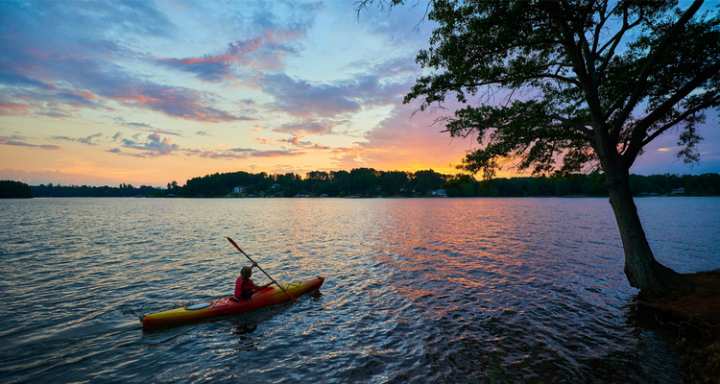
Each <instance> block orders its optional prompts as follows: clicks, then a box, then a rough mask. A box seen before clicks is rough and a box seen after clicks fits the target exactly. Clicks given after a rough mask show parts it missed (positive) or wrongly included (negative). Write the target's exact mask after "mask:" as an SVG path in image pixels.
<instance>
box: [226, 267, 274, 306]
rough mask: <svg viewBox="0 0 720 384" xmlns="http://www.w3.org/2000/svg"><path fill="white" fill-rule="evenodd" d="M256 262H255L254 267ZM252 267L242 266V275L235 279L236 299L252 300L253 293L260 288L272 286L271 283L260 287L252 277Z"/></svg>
mask: <svg viewBox="0 0 720 384" xmlns="http://www.w3.org/2000/svg"><path fill="white" fill-rule="evenodd" d="M255 265H256V264H253V265H252V267H254V266H255ZM252 267H247V266H246V267H242V269H241V270H240V276H238V278H237V280H235V295H234V296H235V299H236V300H250V297H252V295H253V293H255V292H257V291H258V290H260V289H263V288H265V287H268V286H270V284H272V283H270V284H267V285H263V286H260V287H258V286H257V285H255V283H254V282H253V281H252V279H251V278H250V277H251V276H252Z"/></svg>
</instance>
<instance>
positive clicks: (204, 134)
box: [195, 131, 210, 136]
mask: <svg viewBox="0 0 720 384" xmlns="http://www.w3.org/2000/svg"><path fill="white" fill-rule="evenodd" d="M195 134H196V135H198V136H210V134H209V133H207V131H197V132H195Z"/></svg>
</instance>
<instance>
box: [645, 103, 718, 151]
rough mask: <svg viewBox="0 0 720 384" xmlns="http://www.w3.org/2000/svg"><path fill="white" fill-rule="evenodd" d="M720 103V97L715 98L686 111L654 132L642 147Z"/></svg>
mask: <svg viewBox="0 0 720 384" xmlns="http://www.w3.org/2000/svg"><path fill="white" fill-rule="evenodd" d="M718 103H720V97H715V98H712V99H710V100H709V101H706V102H704V103H701V104H700V105H697V106H695V107H693V108H690V109H688V110H686V111H685V112H683V113H681V114H680V115H678V117H676V118H675V119H674V120H672V121H671V122H669V123H667V124H665V125H663V126H662V127H660V128H658V129H656V130H655V131H653V133H652V134H650V135H648V136H647V137H646V138H645V140H643V141H642V143H641V145H642V146H643V147H644V146H646V145H647V144H648V143H650V142H651V141H653V140H655V139H656V138H657V137H658V136H660V135H662V134H663V133H665V131H667V130H668V129H670V128H672V127H674V126H675V125H677V124H678V123H680V122H681V121H683V120H685V119H686V118H687V117H688V116H690V115H692V114H694V113H697V112H700V111H702V110H703V109H706V108H709V107H712V106H713V105H717V104H718Z"/></svg>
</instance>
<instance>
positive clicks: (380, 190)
mask: <svg viewBox="0 0 720 384" xmlns="http://www.w3.org/2000/svg"><path fill="white" fill-rule="evenodd" d="M369 175H372V176H369ZM9 183H14V184H9ZM604 183H605V176H604V175H603V174H601V173H597V172H595V173H590V174H587V175H585V174H567V175H553V176H551V177H545V176H543V177H514V178H504V179H489V180H482V181H479V180H476V179H475V178H474V177H473V176H471V175H468V174H458V175H455V176H450V175H443V174H440V173H437V172H435V171H432V170H424V171H418V172H415V173H411V172H401V171H377V170H374V169H372V168H362V169H359V170H351V171H350V172H348V171H331V172H323V171H313V172H309V173H307V175H306V177H305V178H301V177H300V175H297V174H293V173H290V174H284V175H268V174H266V173H256V174H251V173H247V172H232V173H215V174H212V175H207V176H203V177H196V178H193V179H190V180H188V182H187V183H186V184H185V185H183V186H180V185H178V184H177V183H169V184H168V188H167V189H160V188H155V187H148V186H141V187H133V186H132V185H129V184H121V185H120V186H118V187H109V186H102V187H95V186H63V185H52V184H48V185H38V186H32V187H29V186H27V185H26V184H23V183H19V182H0V186H10V189H6V187H3V188H0V195H3V194H5V195H7V194H8V193H10V192H13V191H17V190H18V189H13V188H17V187H18V186H20V185H24V186H25V187H27V188H28V189H29V188H32V194H33V196H36V197H163V196H183V197H225V196H228V195H233V189H234V188H235V187H241V188H242V192H241V193H239V194H237V196H244V197H253V196H255V197H295V196H328V197H348V196H357V197H378V196H386V197H393V196H398V197H400V196H404V197H413V196H418V197H422V196H428V195H430V193H431V192H432V191H433V190H437V189H445V190H446V191H447V195H448V196H450V197H473V196H480V197H525V196H573V195H577V196H607V187H606V186H605V184H604ZM630 185H631V189H632V191H633V193H634V194H635V195H669V194H673V193H675V194H682V195H695V196H701V195H720V174H717V173H709V174H704V175H697V176H695V175H684V176H676V175H654V176H640V175H632V176H631V177H630ZM25 187H22V188H25ZM27 192H29V191H27ZM13 193H14V192H13ZM13 196H14V197H18V196H17V194H13ZM28 196H29V195H28Z"/></svg>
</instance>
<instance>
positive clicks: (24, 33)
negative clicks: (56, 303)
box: [0, 2, 720, 186]
mask: <svg viewBox="0 0 720 384" xmlns="http://www.w3.org/2000/svg"><path fill="white" fill-rule="evenodd" d="M0 7H2V8H3V12H2V16H1V17H2V20H3V23H2V25H3V26H2V27H0V28H2V29H1V30H2V37H1V39H2V46H3V47H4V48H6V50H7V52H6V54H5V55H4V58H3V59H0V86H1V87H2V89H3V93H2V95H1V96H0V179H12V180H19V181H23V182H27V183H31V184H40V183H59V184H89V185H104V184H110V185H113V184H119V183H131V184H136V185H139V184H145V185H154V186H161V185H165V184H166V183H169V182H171V181H177V182H179V183H182V182H184V181H185V180H187V179H189V178H192V177H197V176H202V175H206V174H211V173H217V172H234V171H245V172H253V173H256V172H267V173H270V174H277V173H287V172H294V173H298V174H305V173H306V172H308V171H313V170H324V171H330V170H350V169H352V168H359V167H369V168H375V169H378V170H384V171H389V170H400V171H417V170H421V169H433V170H435V171H437V172H440V173H444V174H455V173H458V172H459V171H458V170H457V169H456V167H457V166H458V165H460V164H462V160H463V157H464V156H465V154H466V153H467V152H468V151H469V150H471V149H473V148H476V147H477V142H476V139H475V137H473V136H472V135H471V136H469V137H454V138H451V137H450V135H449V134H448V133H447V132H443V131H444V129H445V126H444V124H443V122H444V120H443V119H444V118H447V117H449V116H451V115H452V113H453V112H454V111H455V110H456V109H457V108H458V107H459V106H460V104H459V103H457V102H456V101H455V100H452V99H448V100H446V101H445V103H443V104H442V106H434V107H431V108H429V109H428V110H425V111H423V112H421V113H420V112H419V107H420V104H419V103H418V102H417V101H413V102H411V103H409V104H403V97H404V96H405V95H406V94H407V93H408V92H409V90H410V88H411V86H412V84H413V83H414V81H415V80H416V78H417V77H418V76H419V75H420V74H421V73H422V71H421V69H420V67H419V66H418V65H417V64H416V63H415V56H416V54H417V51H418V50H419V49H422V48H425V47H426V46H427V41H428V38H429V36H430V32H431V30H432V28H433V25H434V23H433V22H432V21H429V20H427V18H426V17H425V12H426V9H425V7H423V6H411V5H409V6H403V7H392V8H381V7H367V8H364V9H362V10H360V12H359V13H357V12H356V11H357V9H356V4H355V3H334V2H331V3H324V4H321V3H274V2H273V3H262V2H260V3H252V4H250V3H248V4H244V5H243V6H229V7H227V6H223V5H221V4H219V3H207V4H200V3H196V4H185V3H174V2H158V3H156V4H146V5H143V6H134V7H130V6H128V5H126V4H108V5H106V6H100V5H98V4H96V5H94V6H93V5H92V4H83V5H81V4H78V3H69V4H60V3H43V4H38V3H29V4H24V5H20V4H15V3H12V2H10V3H4V4H2V5H0ZM390 26H392V27H390ZM501 95H502V92H500V93H498V94H497V95H490V96H488V97H496V98H501ZM713 127H715V128H717V113H712V112H711V113H708V117H707V121H706V122H705V123H704V124H702V125H700V126H699V128H698V132H699V134H700V136H703V137H704V140H703V141H701V142H700V144H699V152H700V155H701V157H700V162H699V163H698V164H694V165H686V164H684V163H683V162H682V161H681V160H680V159H678V158H677V157H676V153H677V152H678V151H679V150H680V147H678V145H677V144H676V143H675V138H673V137H671V136H672V135H668V137H663V138H661V139H660V140H658V141H657V142H654V143H653V144H652V146H651V147H650V148H649V149H648V150H647V151H646V152H645V154H644V155H643V156H641V157H640V158H639V160H638V163H637V164H636V165H635V166H634V167H633V169H632V171H633V172H634V173H639V174H658V173H677V174H698V173H706V172H718V171H720V154H719V153H718V152H717V150H716V148H717V146H718V143H720V133H718V130H717V129H713ZM527 174H528V172H526V171H523V172H520V171H518V170H516V169H514V168H513V167H504V168H503V169H501V170H500V171H499V172H498V173H497V175H498V176H514V175H527Z"/></svg>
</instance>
